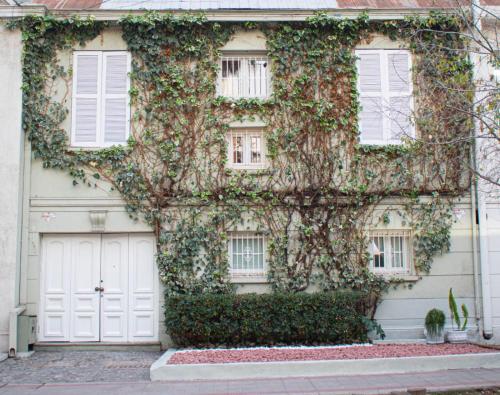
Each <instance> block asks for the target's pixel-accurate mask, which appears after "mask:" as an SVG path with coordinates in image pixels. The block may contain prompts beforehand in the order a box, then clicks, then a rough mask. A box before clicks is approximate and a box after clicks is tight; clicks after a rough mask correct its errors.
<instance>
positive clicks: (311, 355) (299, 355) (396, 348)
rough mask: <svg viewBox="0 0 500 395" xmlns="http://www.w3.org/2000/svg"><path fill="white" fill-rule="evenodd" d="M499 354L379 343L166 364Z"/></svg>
mask: <svg viewBox="0 0 500 395" xmlns="http://www.w3.org/2000/svg"><path fill="white" fill-rule="evenodd" d="M488 352H498V351H497V350H493V349H490V348H484V347H479V346H476V345H473V344H438V345H427V344H380V345H374V346H353V347H332V348H328V347H318V348H255V349H240V350H238V349H233V350H214V349H212V350H192V351H182V352H176V353H175V354H174V355H172V357H171V358H170V359H169V361H168V362H167V364H172V365H182V364H201V363H234V362H277V361H325V360H336V359H371V358H393V357H422V356H433V355H452V354H471V353H488Z"/></svg>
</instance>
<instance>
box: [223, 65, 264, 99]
mask: <svg viewBox="0 0 500 395" xmlns="http://www.w3.org/2000/svg"><path fill="white" fill-rule="evenodd" d="M218 88H219V89H218V93H219V95H220V96H225V97H230V98H235V99H239V98H243V97H261V98H263V97H268V96H269V91H270V84H269V60H268V58H267V57H265V56H223V57H222V58H221V63H220V75H219V87H218Z"/></svg>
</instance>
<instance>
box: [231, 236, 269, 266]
mask: <svg viewBox="0 0 500 395" xmlns="http://www.w3.org/2000/svg"><path fill="white" fill-rule="evenodd" d="M229 262H230V267H231V274H233V275H263V274H264V272H265V239H264V236H262V235H257V234H252V233H234V234H232V235H231V236H230V238H229Z"/></svg>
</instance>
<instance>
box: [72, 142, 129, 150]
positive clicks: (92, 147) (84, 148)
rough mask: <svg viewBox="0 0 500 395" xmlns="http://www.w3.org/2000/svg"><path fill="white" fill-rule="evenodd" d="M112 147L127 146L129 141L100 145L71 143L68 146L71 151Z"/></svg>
mask: <svg viewBox="0 0 500 395" xmlns="http://www.w3.org/2000/svg"><path fill="white" fill-rule="evenodd" d="M112 147H121V148H122V147H127V143H126V142H125V143H116V144H111V145H100V146H95V145H93V146H84V145H82V146H80V145H70V146H69V147H68V150H69V151H100V150H103V149H108V148H112Z"/></svg>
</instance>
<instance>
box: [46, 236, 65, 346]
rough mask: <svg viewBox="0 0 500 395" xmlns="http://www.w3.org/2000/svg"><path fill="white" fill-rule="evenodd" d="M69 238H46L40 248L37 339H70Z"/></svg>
mask: <svg viewBox="0 0 500 395" xmlns="http://www.w3.org/2000/svg"><path fill="white" fill-rule="evenodd" d="M70 261H71V238H70V237H55V236H46V237H45V238H44V243H43V247H42V264H41V267H42V272H41V278H40V280H41V283H40V292H41V295H40V300H41V302H42V303H41V305H42V306H41V309H42V310H41V313H40V321H41V322H40V327H41V332H40V334H39V335H40V340H47V341H67V340H69V311H70V281H71V267H70V266H68V265H67V262H70Z"/></svg>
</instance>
